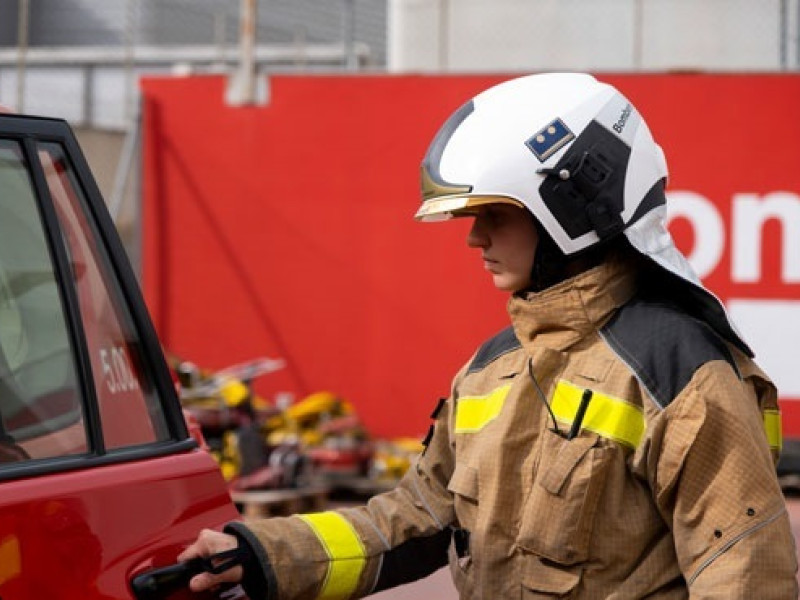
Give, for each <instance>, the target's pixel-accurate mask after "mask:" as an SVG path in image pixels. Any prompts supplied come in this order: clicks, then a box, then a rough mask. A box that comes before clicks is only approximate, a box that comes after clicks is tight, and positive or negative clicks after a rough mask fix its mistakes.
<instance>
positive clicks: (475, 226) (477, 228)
mask: <svg viewBox="0 0 800 600" xmlns="http://www.w3.org/2000/svg"><path fill="white" fill-rule="evenodd" d="M488 245H489V236H488V235H486V230H485V228H484V227H483V225H482V223H481V218H480V217H479V216H478V217H475V218H474V219H473V221H472V227H471V228H470V230H469V233H468V234H467V246H469V247H470V248H485V247H486V246H488Z"/></svg>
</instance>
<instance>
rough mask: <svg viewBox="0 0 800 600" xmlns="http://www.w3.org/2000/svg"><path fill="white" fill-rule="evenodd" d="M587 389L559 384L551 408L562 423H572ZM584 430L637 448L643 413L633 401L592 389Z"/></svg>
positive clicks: (562, 381)
mask: <svg viewBox="0 0 800 600" xmlns="http://www.w3.org/2000/svg"><path fill="white" fill-rule="evenodd" d="M585 389H586V388H582V387H578V386H577V385H575V384H573V383H570V382H569V381H566V380H564V379H561V380H560V381H559V382H558V383H557V384H556V389H555V391H554V392H553V398H552V400H551V401H550V408H551V409H552V410H553V414H555V416H556V418H557V419H558V420H559V421H562V422H563V423H566V424H568V425H571V424H572V421H573V419H574V418H575V414H576V413H577V411H578V406H579V405H580V403H581V397H582V396H583V392H584V390H585ZM581 428H582V429H588V430H589V431H593V432H594V433H596V434H597V435H600V436H602V437H604V438H608V439H610V440H613V441H615V442H619V443H621V444H625V445H626V446H630V447H631V448H634V449H635V448H637V447H638V446H639V442H641V440H642V436H643V435H644V412H643V411H642V409H641V408H639V407H638V406H635V405H633V404H631V403H630V402H627V401H625V400H622V399H620V398H615V397H613V396H607V395H606V394H603V393H601V392H597V391H594V390H592V398H591V400H590V401H589V405H588V406H587V408H586V414H585V415H584V417H583V423H582V425H581Z"/></svg>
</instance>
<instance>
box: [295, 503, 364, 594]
mask: <svg viewBox="0 0 800 600" xmlns="http://www.w3.org/2000/svg"><path fill="white" fill-rule="evenodd" d="M298 516H299V517H300V518H301V519H302V520H303V521H305V522H306V523H307V524H308V526H309V527H311V530H312V531H313V532H314V534H315V535H316V536H317V538H318V539H319V541H320V543H321V544H322V547H323V548H324V549H325V552H326V553H327V555H328V558H329V559H330V563H328V572H327V574H326V575H325V581H324V582H323V584H322V589H321V590H320V593H319V595H318V596H317V598H318V599H319V600H338V599H340V598H341V599H344V598H349V597H350V596H352V595H353V592H355V591H356V588H357V587H358V580H359V578H360V577H361V573H362V571H363V570H364V565H365V564H366V562H367V559H366V551H365V550H364V545H363V544H362V543H361V538H359V537H358V534H357V533H356V530H355V529H353V526H352V525H351V524H350V521H348V520H347V519H345V518H344V517H343V516H342V515H340V514H339V513H335V512H331V511H327V512H321V513H311V514H306V515H298Z"/></svg>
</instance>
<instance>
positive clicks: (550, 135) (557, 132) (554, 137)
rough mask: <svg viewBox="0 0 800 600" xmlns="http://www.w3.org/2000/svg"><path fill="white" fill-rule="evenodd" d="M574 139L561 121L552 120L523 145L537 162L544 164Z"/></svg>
mask: <svg viewBox="0 0 800 600" xmlns="http://www.w3.org/2000/svg"><path fill="white" fill-rule="evenodd" d="M574 139H575V134H574V133H572V132H571V131H570V130H569V127H567V126H566V125H565V124H564V121H562V120H561V119H553V120H552V121H550V123H548V124H547V125H545V126H544V127H542V128H541V129H540V130H539V131H537V132H536V133H534V134H533V135H532V136H531V137H530V138H528V139H527V140H526V141H525V145H526V146H527V147H528V149H529V150H530V151H531V152H533V154H534V156H535V157H536V158H538V159H539V162H544V161H546V160H547V159H548V158H550V157H551V156H553V154H555V153H556V152H557V151H558V150H559V149H560V148H562V147H563V146H564V144H566V143H568V142H571V141H572V140H574Z"/></svg>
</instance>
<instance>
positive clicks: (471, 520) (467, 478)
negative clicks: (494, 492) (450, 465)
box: [447, 463, 479, 530]
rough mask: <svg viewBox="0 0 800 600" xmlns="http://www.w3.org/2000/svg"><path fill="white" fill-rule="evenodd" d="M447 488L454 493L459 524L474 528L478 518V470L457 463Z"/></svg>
mask: <svg viewBox="0 0 800 600" xmlns="http://www.w3.org/2000/svg"><path fill="white" fill-rule="evenodd" d="M447 489H448V491H450V492H451V493H452V494H453V505H454V507H455V511H456V519H457V520H458V523H459V525H460V526H461V527H463V528H465V529H468V530H472V529H473V528H474V526H475V522H476V521H477V518H478V491H479V489H478V470H477V469H475V468H473V467H470V466H467V465H465V464H459V463H456V466H455V469H454V470H453V475H452V476H451V477H450V481H449V482H448V484H447Z"/></svg>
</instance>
